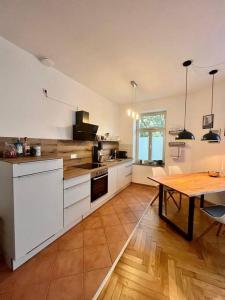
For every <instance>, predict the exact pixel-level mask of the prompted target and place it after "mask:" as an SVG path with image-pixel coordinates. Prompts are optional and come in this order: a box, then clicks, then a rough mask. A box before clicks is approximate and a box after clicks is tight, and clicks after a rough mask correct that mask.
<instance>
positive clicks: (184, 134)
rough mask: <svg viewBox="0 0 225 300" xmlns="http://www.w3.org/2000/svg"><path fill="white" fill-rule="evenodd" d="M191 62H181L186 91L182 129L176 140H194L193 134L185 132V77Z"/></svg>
mask: <svg viewBox="0 0 225 300" xmlns="http://www.w3.org/2000/svg"><path fill="white" fill-rule="evenodd" d="M191 63H192V61H191V60H187V61H185V62H183V66H184V67H185V68H186V89H185V105H184V129H183V130H182V131H181V132H180V133H179V134H178V136H177V137H176V140H180V141H181V140H194V139H195V137H194V135H193V133H191V132H190V131H188V130H186V111H187V77H188V67H189V66H190V65H191Z"/></svg>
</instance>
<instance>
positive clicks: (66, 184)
mask: <svg viewBox="0 0 225 300" xmlns="http://www.w3.org/2000/svg"><path fill="white" fill-rule="evenodd" d="M90 178H91V176H90V174H86V175H82V176H78V177H75V178H71V179H67V180H64V189H67V188H69V187H72V186H74V185H77V184H80V183H82V182H85V181H88V180H90Z"/></svg>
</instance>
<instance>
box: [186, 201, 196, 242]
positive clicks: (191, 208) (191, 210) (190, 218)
mask: <svg viewBox="0 0 225 300" xmlns="http://www.w3.org/2000/svg"><path fill="white" fill-rule="evenodd" d="M194 210H195V197H190V198H189V211H188V233H187V240H188V241H191V240H192V239H193V227H194Z"/></svg>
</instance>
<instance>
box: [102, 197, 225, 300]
mask: <svg viewBox="0 0 225 300" xmlns="http://www.w3.org/2000/svg"><path fill="white" fill-rule="evenodd" d="M185 200H186V199H183V200H182V210H181V212H179V213H172V211H173V208H172V206H171V207H170V211H169V212H168V214H169V215H171V216H172V217H173V219H174V220H175V219H177V222H178V223H180V224H181V225H182V226H184V224H185V222H184V219H185V218H184V216H185V210H186V203H187V201H185ZM197 203H198V202H197ZM171 205H172V204H171ZM209 222H210V221H209V220H208V218H207V217H206V216H204V215H203V214H202V213H201V212H200V210H199V207H198V205H196V208H195V239H194V240H193V241H192V242H188V241H186V240H184V239H183V238H182V237H180V236H179V235H177V234H176V233H175V232H174V231H173V230H172V229H171V228H170V227H169V226H168V225H166V224H165V223H164V222H163V221H161V220H160V219H159V218H158V215H157V206H156V205H155V206H153V207H150V208H149V209H148V210H147V212H146V214H145V215H144V217H143V219H142V220H141V223H140V225H139V227H138V229H137V230H136V232H135V234H134V235H133V238H132V239H131V241H130V243H129V245H128V247H127V249H126V250H125V252H124V253H123V255H122V257H121V259H120V261H119V262H118V264H117V266H116V268H115V270H114V272H113V274H112V275H111V277H110V279H109V280H108V282H107V283H106V285H105V287H104V289H103V290H102V292H101V294H100V296H99V298H98V299H104V300H105V299H114V300H119V299H123V300H125V299H126V300H128V299H132V300H147V299H171V300H177V299H178V300H181V299H182V300H183V299H185V300H186V299H188V300H192V299H193V300H198V299H216V300H219V299H225V235H223V234H221V236H220V237H216V234H215V231H212V232H210V233H209V234H207V235H206V236H205V237H204V238H202V239H200V240H198V239H196V237H197V236H198V235H199V234H200V232H202V231H203V229H204V228H205V227H206V226H208V225H209Z"/></svg>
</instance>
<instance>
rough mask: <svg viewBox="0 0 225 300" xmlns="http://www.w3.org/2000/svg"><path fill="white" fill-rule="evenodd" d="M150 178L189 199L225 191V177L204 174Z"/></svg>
mask: <svg viewBox="0 0 225 300" xmlns="http://www.w3.org/2000/svg"><path fill="white" fill-rule="evenodd" d="M148 178H149V179H151V180H153V181H155V182H157V183H160V184H163V185H165V186H167V187H169V188H172V189H173V190H176V191H178V192H180V193H182V194H185V195H187V196H188V197H193V196H200V195H203V194H211V193H218V192H223V191H225V177H210V176H209V175H208V173H203V172H202V173H189V174H179V175H172V176H165V177H158V176H157V177H153V176H151V177H148Z"/></svg>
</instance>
